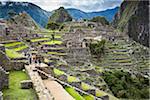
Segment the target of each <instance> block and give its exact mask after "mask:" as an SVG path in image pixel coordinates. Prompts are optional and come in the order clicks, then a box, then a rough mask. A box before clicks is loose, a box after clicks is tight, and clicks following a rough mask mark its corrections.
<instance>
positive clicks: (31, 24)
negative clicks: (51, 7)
mask: <svg viewBox="0 0 150 100" xmlns="http://www.w3.org/2000/svg"><path fill="white" fill-rule="evenodd" d="M8 22H10V23H11V24H13V25H15V24H16V25H19V26H22V27H27V28H30V29H38V28H39V27H38V25H37V24H36V22H35V21H34V20H33V19H32V17H31V16H30V15H28V14H27V13H19V14H18V15H15V16H13V17H11V18H10V19H9V20H8Z"/></svg>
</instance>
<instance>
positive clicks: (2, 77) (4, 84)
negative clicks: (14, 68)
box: [0, 67, 9, 91]
mask: <svg viewBox="0 0 150 100" xmlns="http://www.w3.org/2000/svg"><path fill="white" fill-rule="evenodd" d="M8 81H9V73H8V72H6V71H5V70H4V69H3V68H2V67H0V91H1V90H2V89H3V88H8V86H9V82H8Z"/></svg>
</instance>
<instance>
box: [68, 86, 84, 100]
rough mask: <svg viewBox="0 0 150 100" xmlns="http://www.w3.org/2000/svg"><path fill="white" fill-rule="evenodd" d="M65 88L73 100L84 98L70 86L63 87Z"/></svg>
mask: <svg viewBox="0 0 150 100" xmlns="http://www.w3.org/2000/svg"><path fill="white" fill-rule="evenodd" d="M65 90H66V91H67V92H68V93H69V94H70V95H71V96H72V97H73V98H74V99H75V100H85V99H84V98H83V97H82V96H81V95H80V94H79V93H78V92H77V91H76V90H74V89H73V88H71V87H65Z"/></svg>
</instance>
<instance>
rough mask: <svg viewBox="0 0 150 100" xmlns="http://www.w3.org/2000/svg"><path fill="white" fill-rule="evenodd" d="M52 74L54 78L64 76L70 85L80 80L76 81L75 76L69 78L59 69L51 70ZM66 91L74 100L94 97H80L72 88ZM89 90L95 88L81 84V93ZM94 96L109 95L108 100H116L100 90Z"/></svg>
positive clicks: (87, 99) (88, 99) (90, 99)
mask: <svg viewBox="0 0 150 100" xmlns="http://www.w3.org/2000/svg"><path fill="white" fill-rule="evenodd" d="M53 72H54V75H56V76H61V75H66V76H67V80H66V81H67V82H68V83H72V82H80V81H81V80H80V79H78V78H77V77H75V76H70V75H68V74H66V73H65V72H64V71H61V70H59V69H56V68H54V69H53ZM65 89H66V91H67V92H68V93H69V94H70V95H71V96H72V97H74V98H75V99H76V100H94V97H93V96H92V95H83V94H82V95H81V94H79V93H78V92H77V91H76V90H75V89H74V88H72V87H65ZM90 89H95V87H93V86H91V85H88V84H86V83H84V82H81V90H83V91H87V90H90ZM95 94H96V96H97V97H101V96H105V95H109V97H110V100H118V99H117V98H116V97H114V96H112V95H110V94H108V93H106V92H104V91H101V90H96V92H95Z"/></svg>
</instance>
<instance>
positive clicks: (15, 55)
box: [6, 49, 24, 58]
mask: <svg viewBox="0 0 150 100" xmlns="http://www.w3.org/2000/svg"><path fill="white" fill-rule="evenodd" d="M6 55H7V56H8V57H9V58H22V57H24V55H22V54H20V53H18V52H16V51H14V50H12V49H6Z"/></svg>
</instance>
